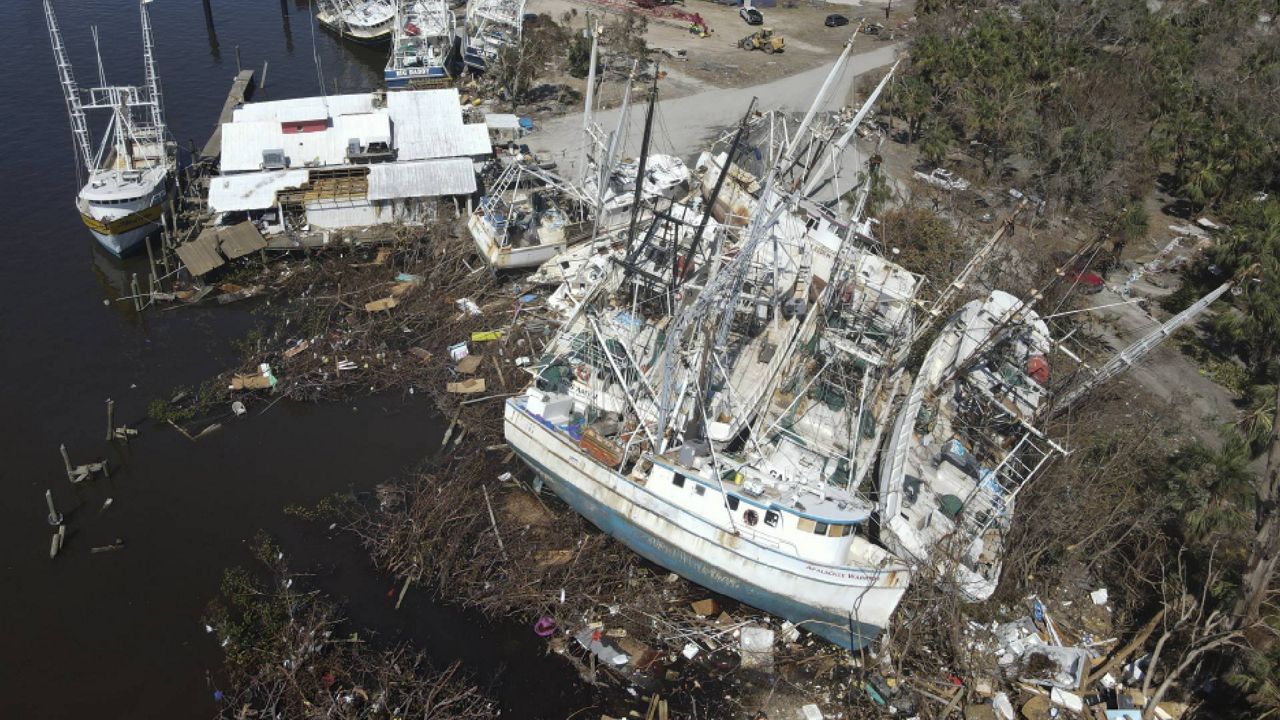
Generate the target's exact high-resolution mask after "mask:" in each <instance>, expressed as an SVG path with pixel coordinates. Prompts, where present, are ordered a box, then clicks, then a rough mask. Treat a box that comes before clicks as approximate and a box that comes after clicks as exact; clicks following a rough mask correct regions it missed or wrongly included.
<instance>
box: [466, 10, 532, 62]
mask: <svg viewBox="0 0 1280 720" xmlns="http://www.w3.org/2000/svg"><path fill="white" fill-rule="evenodd" d="M523 24H524V0H470V2H468V3H467V26H466V40H465V46H464V47H463V50H462V59H463V61H464V62H465V63H466V64H467V67H470V68H472V69H474V70H481V71H483V70H484V69H485V68H486V67H488V66H489V63H491V62H493V61H495V60H497V59H498V53H499V52H501V51H502V48H504V47H507V46H514V45H516V44H518V43H519V42H520V33H521V31H522V28H523Z"/></svg>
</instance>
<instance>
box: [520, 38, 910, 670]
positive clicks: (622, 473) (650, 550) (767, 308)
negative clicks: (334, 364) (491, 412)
mask: <svg viewBox="0 0 1280 720" xmlns="http://www.w3.org/2000/svg"><path fill="white" fill-rule="evenodd" d="M846 57H847V52H846V53H845V54H844V55H842V56H841V60H839V61H837V64H836V67H835V68H833V70H832V76H835V75H836V74H837V73H838V72H839V69H840V68H841V67H842V66H843V62H844V60H845V58H846ZM825 87H826V86H824V91H823V92H820V93H819V97H818V98H817V99H815V102H814V108H815V109H816V107H818V106H819V105H820V104H821V103H822V101H823V100H824V98H823V94H824V92H825ZM814 112H815V110H814V109H811V111H810V118H809V119H811V117H812V115H813V114H814ZM749 116H750V111H749V112H748V117H749ZM809 119H806V121H805V123H804V124H803V125H802V127H801V128H800V129H799V131H798V132H796V133H793V134H791V135H790V136H789V138H790V139H789V140H788V144H787V151H786V152H783V153H779V156H780V157H779V161H778V162H777V163H774V164H773V166H772V168H771V169H770V170H769V172H768V173H766V174H765V176H764V178H763V181H762V182H761V183H760V190H759V194H758V196H757V197H755V198H753V200H754V202H753V203H752V204H751V205H752V207H751V208H750V209H749V212H750V214H749V217H748V218H746V221H745V223H744V224H742V225H734V226H731V225H725V224H715V225H712V224H711V223H710V222H709V220H710V217H711V213H712V208H715V207H716V206H717V202H716V201H717V195H718V193H719V192H721V191H722V190H723V187H722V186H723V183H721V182H712V183H711V184H710V186H709V187H708V186H706V185H704V189H706V190H707V192H706V197H705V198H702V199H701V204H700V208H699V209H700V211H699V212H697V213H694V217H692V218H687V219H686V218H682V217H680V216H679V215H677V214H676V213H675V212H674V211H670V212H668V211H661V212H660V211H657V210H655V211H654V212H653V213H652V217H651V218H650V220H648V221H647V222H645V223H644V224H643V227H640V228H638V231H634V232H626V233H624V234H623V235H622V236H621V237H620V239H618V240H616V241H612V242H600V241H596V242H595V243H593V244H592V245H589V246H586V247H587V249H586V250H583V251H582V257H581V258H577V257H574V258H573V260H575V261H578V264H577V265H576V266H575V265H574V264H573V263H572V262H570V261H569V260H568V259H566V262H569V264H568V265H567V267H565V268H564V269H566V270H572V271H576V273H577V277H579V278H589V279H591V281H592V284H591V286H590V287H589V288H584V286H583V285H582V284H579V285H578V286H577V292H576V293H575V297H574V298H573V300H574V302H573V303H572V304H571V305H569V306H568V308H567V310H568V312H567V316H568V319H567V321H566V322H565V323H564V324H563V325H562V328H561V331H560V333H559V334H558V335H557V336H556V338H555V339H554V340H553V342H552V344H551V345H550V346H549V347H548V350H547V352H546V354H545V355H544V356H543V357H542V358H540V359H539V360H538V361H537V362H536V363H535V365H534V366H532V367H531V368H530V369H531V371H532V372H533V373H534V377H535V381H534V384H533V386H532V387H530V388H529V389H528V390H527V391H526V392H525V393H524V394H523V395H521V396H519V397H517V398H513V399H511V400H509V401H508V402H507V406H506V409H505V433H506V437H507V440H508V442H509V443H510V444H511V446H512V447H513V448H514V449H515V450H516V451H517V453H519V454H520V456H521V457H522V458H523V459H524V460H525V462H526V463H528V464H529V465H530V467H532V468H533V469H534V470H535V471H536V472H537V473H538V474H539V475H541V476H542V477H543V478H544V479H545V481H546V482H547V483H548V485H549V486H550V487H552V489H554V490H555V491H556V492H557V493H558V494H559V495H560V496H561V497H562V498H564V499H565V501H566V502H567V503H569V504H570V505H571V506H572V507H574V509H575V510H577V511H578V512H579V513H581V514H583V515H584V516H586V517H587V518H588V519H590V520H591V521H592V522H594V523H595V524H596V525H597V526H599V527H600V528H602V529H603V530H605V531H606V532H608V533H610V534H611V535H613V536H615V537H617V538H618V539H620V540H621V541H622V542H624V543H626V544H627V545H628V546H629V547H631V548H632V549H633V550H635V551H636V552H638V553H639V554H641V555H643V556H644V557H646V558H648V559H650V560H652V561H654V562H656V563H658V564H660V565H663V566H664V567H667V568H669V569H671V570H674V571H676V572H678V573H680V574H682V575H684V576H685V577H687V578H689V579H691V580H693V581H695V582H698V583H700V584H702V585H704V586H706V587H707V588H710V589H712V590H714V591H717V592H721V593H724V594H726V595H729V596H731V597H734V598H736V599H738V600H741V601H743V602H746V603H749V604H751V605H754V606H756V607H758V608H760V609H763V610H766V611H768V612H771V613H774V614H777V615H780V616H782V617H784V618H786V619H788V620H790V621H792V622H794V623H795V624H797V625H799V626H801V627H804V628H806V629H807V630H810V631H812V632H814V633H816V634H818V635H821V636H822V637H824V638H827V639H828V640H830V641H832V642H834V643H837V644H839V645H842V646H844V647H848V648H860V647H862V646H864V645H866V644H867V643H869V642H871V641H872V640H873V639H875V638H876V637H877V636H878V635H879V634H880V632H881V631H882V630H883V629H884V628H885V627H887V626H888V623H889V619H890V616H891V615H892V613H893V611H894V609H895V608H896V606H897V604H898V601H899V600H900V599H901V597H902V594H903V593H904V592H905V590H906V587H907V585H908V582H909V580H910V570H909V568H908V566H907V565H906V563H903V562H902V561H901V560H899V559H898V558H896V557H895V556H894V555H893V554H892V553H890V552H889V551H888V550H887V549H885V548H884V547H882V546H880V545H879V544H878V543H877V542H876V541H875V539H874V538H873V536H872V534H871V532H870V531H869V521H870V519H871V517H872V514H873V512H874V510H875V505H874V503H873V502H872V501H871V500H870V498H869V497H868V496H867V495H866V493H864V492H862V491H861V489H860V488H858V487H857V486H856V484H851V483H849V482H847V481H846V480H845V478H844V477H843V476H839V475H838V474H837V473H834V472H823V471H821V470H819V471H817V472H808V470H809V469H812V465H811V464H810V463H808V461H807V460H805V459H801V458H798V456H797V455H796V454H795V453H793V452H790V451H789V450H787V449H780V448H781V446H782V445H785V444H786V443H785V442H783V441H780V440H779V433H777V432H775V430H776V428H775V427H774V426H775V425H777V424H778V423H777V422H776V419H777V417H776V415H777V413H775V412H773V411H771V410H769V401H770V400H771V399H774V398H777V397H778V396H779V395H780V394H785V393H786V392H788V389H787V387H785V385H786V384H787V383H788V382H790V381H793V380H794V378H795V372H796V371H797V368H801V367H804V366H805V361H803V360H801V359H800V355H801V354H802V353H804V352H806V350H805V345H806V344H807V343H811V342H812V341H813V339H814V338H815V337H822V338H824V340H823V342H826V343H829V344H831V345H835V344H836V343H843V344H845V345H848V346H849V349H848V350H845V349H844V348H838V349H830V350H829V351H830V352H853V353H856V352H864V351H865V350H864V345H862V344H859V343H860V342H863V341H865V343H866V345H867V346H872V345H875V341H873V340H870V339H868V338H867V337H862V336H859V337H847V336H844V335H841V333H843V332H845V331H847V330H849V328H848V325H849V324H852V323H860V322H863V321H864V318H863V317H860V316H859V317H850V318H849V320H848V323H842V322H841V321H840V320H839V318H840V317H841V316H842V315H843V314H844V313H846V312H863V313H864V314H868V313H870V314H874V313H875V312H876V311H877V310H878V309H883V312H882V314H881V316H880V318H881V321H882V324H883V325H884V326H886V327H891V328H894V329H895V332H896V335H895V337H896V336H897V335H903V334H904V333H905V329H904V327H902V322H903V321H904V316H905V315H907V314H908V313H907V308H908V306H909V296H910V293H911V291H912V289H913V288H914V284H915V278H914V276H911V275H910V274H909V273H905V271H901V272H898V271H890V272H882V271H883V270H886V269H888V270H892V268H889V267H888V264H885V263H883V261H878V260H876V259H873V254H872V253H871V251H870V250H869V249H867V248H866V247H864V246H863V244H862V243H863V240H862V239H861V238H859V237H857V236H856V234H855V232H854V228H856V227H861V224H860V223H858V222H844V223H841V222H832V220H833V218H830V217H827V216H824V215H823V214H822V213H821V212H820V208H818V207H817V206H816V205H814V204H813V203H811V202H807V201H805V199H804V198H800V197H797V196H796V195H795V194H794V193H788V192H786V191H783V190H780V189H778V188H779V187H797V184H795V183H793V182H792V178H790V177H788V176H787V175H786V174H785V173H786V170H790V169H791V168H793V167H794V166H795V160H796V159H797V158H798V157H799V156H800V154H801V153H802V152H807V151H808V150H809V149H813V148H816V147H817V145H816V144H815V143H823V142H825V141H826V139H827V138H828V137H829V134H828V133H827V132H825V131H824V132H816V131H815V132H812V133H810V132H809V131H810V130H811V129H813V128H811V126H810V122H809ZM745 124H746V119H745V118H744V122H743V126H745ZM824 130H825V129H824ZM740 135H741V128H740V129H739V135H738V136H736V137H735V140H734V142H733V145H732V146H731V147H730V149H729V151H728V153H727V154H726V157H725V161H724V164H725V165H729V164H731V163H732V158H733V155H734V152H735V151H736V148H737V144H738V139H737V137H740ZM784 168H785V169H786V170H784ZM726 175H727V173H726ZM672 207H673V208H674V207H679V205H673V206H672ZM683 214H685V215H687V213H683ZM672 225H678V226H682V227H683V230H682V231H672V230H671V228H670V226H672ZM898 270H899V271H900V269H898ZM551 272H555V269H554V268H548V273H551ZM859 283H861V284H859ZM901 283H905V284H906V286H905V287H899V284H901ZM886 292H899V293H900V294H902V295H903V299H902V301H901V302H900V303H899V302H897V301H895V302H891V303H889V304H888V305H889V306H892V307H888V306H884V307H883V308H882V306H881V305H880V296H881V295H882V294H885V293H886ZM908 327H909V326H908ZM869 334H870V333H867V335H869ZM877 340H879V338H877ZM885 346H886V347H887V348H890V349H891V351H890V354H891V355H892V356H893V358H897V357H899V355H900V353H899V351H898V350H897V346H896V344H895V343H894V342H891V341H890V340H889V339H885ZM887 374H889V375H891V373H887ZM849 424H850V423H845V424H844V425H845V426H846V427H847V426H848V425H849ZM793 427H797V428H800V429H798V430H796V433H797V435H798V434H800V433H804V434H805V436H806V438H808V439H813V440H817V439H818V437H817V433H816V432H812V433H811V432H810V430H809V429H807V427H806V426H805V425H804V424H803V423H799V424H793ZM836 431H837V433H838V432H839V427H837V428H836ZM827 434H828V435H829V436H830V435H831V434H832V433H830V432H828V433H827ZM854 437H856V435H855V436H854ZM841 442H843V443H844V444H845V445H846V446H849V444H850V440H849V439H847V438H844V439H840V438H834V437H833V438H830V444H831V445H833V446H835V445H839V444H840V443H841ZM852 445H853V446H856V447H852V448H851V449H850V450H848V452H855V451H856V452H868V451H870V452H872V453H873V452H874V442H869V443H858V442H857V441H856V440H855V441H853V442H852ZM863 460H864V459H863V458H858V462H859V463H860V464H861V463H862V462H863ZM832 467H833V469H834V467H835V466H834V464H833V466H832Z"/></svg>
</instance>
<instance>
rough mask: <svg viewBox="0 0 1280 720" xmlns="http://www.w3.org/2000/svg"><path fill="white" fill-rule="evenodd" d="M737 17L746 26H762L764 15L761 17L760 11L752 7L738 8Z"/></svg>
mask: <svg viewBox="0 0 1280 720" xmlns="http://www.w3.org/2000/svg"><path fill="white" fill-rule="evenodd" d="M738 17H740V18H742V19H743V20H745V21H746V22H747V24H748V25H763V24H764V15H761V14H760V11H759V10H757V9H755V8H753V7H745V6H744V7H741V8H738Z"/></svg>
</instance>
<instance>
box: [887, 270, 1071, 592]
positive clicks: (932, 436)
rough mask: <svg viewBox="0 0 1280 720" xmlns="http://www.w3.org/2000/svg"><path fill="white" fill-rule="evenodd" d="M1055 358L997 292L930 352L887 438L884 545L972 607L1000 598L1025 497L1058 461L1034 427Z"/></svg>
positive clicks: (966, 309)
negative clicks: (950, 584) (926, 568)
mask: <svg viewBox="0 0 1280 720" xmlns="http://www.w3.org/2000/svg"><path fill="white" fill-rule="evenodd" d="M1015 318H1016V320H1014V319H1015ZM1051 350H1052V341H1051V338H1050V332H1049V327H1048V325H1047V324H1046V323H1045V321H1044V320H1042V319H1041V318H1040V317H1039V316H1038V315H1037V314H1036V313H1035V312H1034V311H1032V310H1030V309H1029V308H1028V306H1027V304H1026V303H1024V302H1022V301H1021V300H1019V299H1018V298H1017V297H1015V296H1013V295H1011V294H1009V293H1006V292H1003V291H1000V290H995V291H992V292H991V293H989V294H988V295H987V296H986V297H985V298H982V299H978V300H973V301H971V302H969V303H967V304H965V305H964V306H963V307H961V308H960V310H959V311H957V312H956V313H955V314H954V315H952V316H951V318H950V319H949V320H948V321H947V322H946V324H945V325H944V326H943V328H942V330H941V332H940V334H939V335H938V337H937V339H936V340H935V341H934V342H933V344H932V345H931V346H930V348H929V350H928V352H927V353H926V354H925V357H924V360H923V362H922V363H921V366H920V369H919V371H918V373H917V374H916V377H915V381H914V383H913V384H912V387H911V390H910V392H909V393H908V395H907V398H906V400H905V402H904V403H903V405H902V409H901V411H900V412H899V413H898V417H897V420H896V421H895V423H894V427H893V430H892V432H891V433H890V436H889V440H888V444H887V446H886V449H885V457H884V458H883V460H882V462H881V476H880V497H881V503H882V507H881V536H882V538H884V540H885V542H886V543H887V544H888V545H889V547H890V548H891V549H893V550H894V552H896V553H897V554H898V555H900V556H901V557H903V558H908V559H911V560H912V561H915V562H933V563H934V564H935V566H937V567H938V568H939V569H940V570H941V571H942V574H943V577H944V579H950V580H953V581H954V582H955V584H956V586H957V587H958V589H959V590H960V592H961V593H962V594H963V595H964V596H965V598H967V599H968V600H970V601H980V600H984V599H986V598H988V597H990V596H991V594H992V593H993V592H995V589H996V584H997V583H998V581H999V578H1000V568H1001V564H1002V563H1001V558H1002V557H1003V552H1004V539H1005V536H1006V534H1007V532H1008V529H1009V525H1010V523H1011V520H1012V516H1013V505H1014V500H1015V496H1016V495H1017V492H1018V490H1020V489H1021V488H1022V487H1023V486H1024V485H1025V484H1026V483H1027V482H1028V481H1029V480H1030V479H1031V478H1032V477H1033V476H1034V475H1035V474H1036V472H1038V471H1039V470H1040V468H1041V467H1042V466H1043V465H1044V464H1045V463H1047V462H1048V461H1049V460H1050V459H1052V457H1053V456H1054V454H1055V453H1059V452H1062V449H1061V448H1060V447H1059V446H1058V445H1057V444H1056V443H1054V442H1053V441H1052V440H1050V439H1049V438H1047V437H1046V436H1045V435H1044V434H1043V433H1042V432H1040V431H1039V430H1037V429H1036V428H1035V427H1034V426H1033V425H1032V422H1034V419H1035V417H1036V416H1037V414H1038V412H1039V410H1040V409H1041V406H1042V405H1043V404H1044V402H1045V398H1046V397H1047V395H1048V384H1049V379H1050V368H1049V363H1048V360H1047V358H1048V357H1049V354H1050V352H1051Z"/></svg>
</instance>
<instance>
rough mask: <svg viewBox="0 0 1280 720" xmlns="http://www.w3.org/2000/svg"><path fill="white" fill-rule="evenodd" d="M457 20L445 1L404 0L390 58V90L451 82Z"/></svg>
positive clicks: (397, 20) (386, 79)
mask: <svg viewBox="0 0 1280 720" xmlns="http://www.w3.org/2000/svg"><path fill="white" fill-rule="evenodd" d="M456 24H457V20H456V19H455V18H454V15H453V11H452V10H450V9H449V6H448V4H446V3H445V0H403V1H402V2H400V4H399V6H398V8H397V15H396V19H395V24H394V32H393V34H392V39H391V57H390V58H389V59H388V60H387V68H386V71H385V72H384V79H385V81H386V83H387V88H388V89H392V90H395V89H399V88H406V87H411V86H415V85H430V84H438V83H441V82H445V81H448V80H449V79H450V78H451V77H452V73H451V70H450V67H449V63H450V60H451V59H452V57H453V46H454V32H455V26H456Z"/></svg>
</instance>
